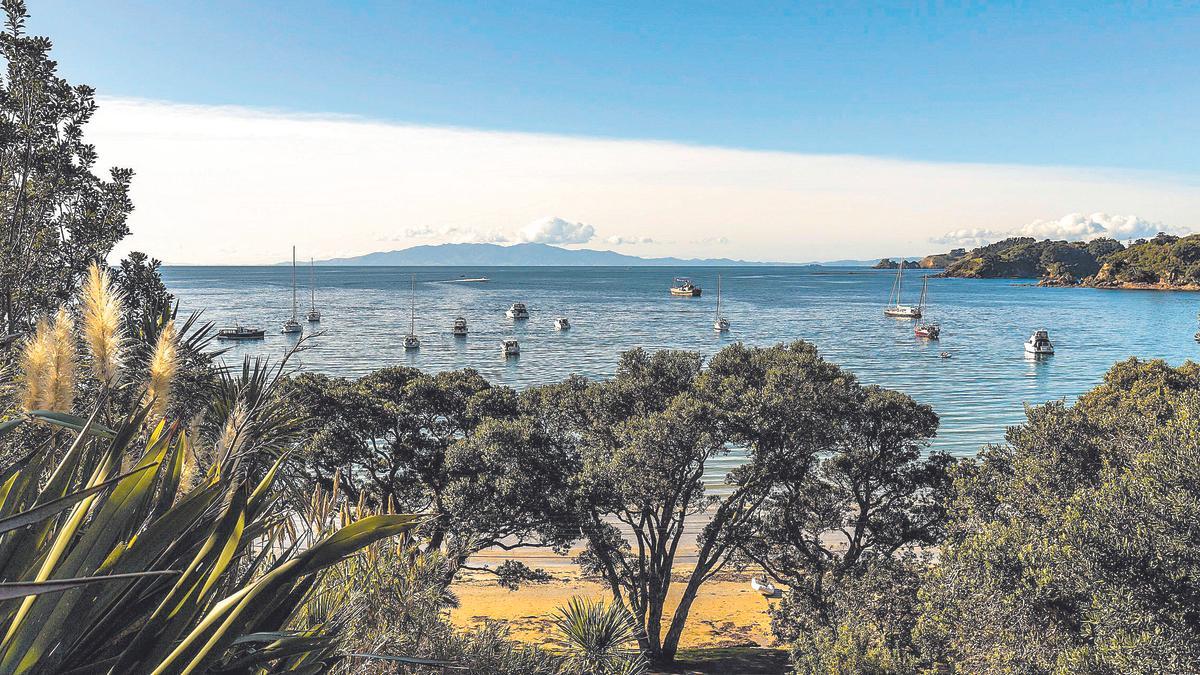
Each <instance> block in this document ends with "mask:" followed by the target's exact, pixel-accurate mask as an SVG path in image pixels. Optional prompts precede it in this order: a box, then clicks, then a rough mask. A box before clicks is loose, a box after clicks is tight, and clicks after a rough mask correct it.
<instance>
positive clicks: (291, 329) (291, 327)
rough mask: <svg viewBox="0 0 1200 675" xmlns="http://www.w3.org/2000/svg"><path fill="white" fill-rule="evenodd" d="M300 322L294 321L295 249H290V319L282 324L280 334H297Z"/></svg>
mask: <svg viewBox="0 0 1200 675" xmlns="http://www.w3.org/2000/svg"><path fill="white" fill-rule="evenodd" d="M301 330H302V329H301V328H300V322H299V321H297V320H296V247H295V246H293V247H292V318H290V319H288V320H287V321H284V322H283V330H282V331H280V332H282V333H289V334H292V333H299V332H300V331H301Z"/></svg>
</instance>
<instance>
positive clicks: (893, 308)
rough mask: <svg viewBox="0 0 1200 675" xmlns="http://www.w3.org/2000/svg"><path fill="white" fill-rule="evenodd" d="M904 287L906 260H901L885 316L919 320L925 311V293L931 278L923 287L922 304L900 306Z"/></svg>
mask: <svg viewBox="0 0 1200 675" xmlns="http://www.w3.org/2000/svg"><path fill="white" fill-rule="evenodd" d="M903 285H904V259H903V258H901V259H900V268H899V269H898V270H896V281H894V282H893V283H892V292H891V295H890V296H889V297H888V306H887V307H885V308H884V309H883V313H884V315H885V316H892V317H896V318H898V319H919V318H921V314H922V312H923V310H924V309H925V291H926V289H927V288H928V287H929V277H928V275H927V276H926V277H925V285H924V286H922V287H921V303H920V304H919V305H916V306H915V307H914V306H913V305H902V304H900V297H901V291H902V290H903Z"/></svg>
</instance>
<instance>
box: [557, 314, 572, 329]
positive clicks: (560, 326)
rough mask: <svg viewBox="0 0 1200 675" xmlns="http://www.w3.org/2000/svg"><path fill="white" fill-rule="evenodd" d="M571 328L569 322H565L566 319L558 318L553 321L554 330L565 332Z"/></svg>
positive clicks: (563, 317)
mask: <svg viewBox="0 0 1200 675" xmlns="http://www.w3.org/2000/svg"><path fill="white" fill-rule="evenodd" d="M570 327H571V322H570V321H567V317H565V316H560V317H558V318H557V319H555V320H554V330H567V329H569V328H570Z"/></svg>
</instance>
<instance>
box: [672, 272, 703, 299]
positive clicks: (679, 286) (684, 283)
mask: <svg viewBox="0 0 1200 675" xmlns="http://www.w3.org/2000/svg"><path fill="white" fill-rule="evenodd" d="M671 295H674V296H677V297H681V298H698V297H700V287H699V286H697V285H696V284H693V283H692V280H691V279H689V278H687V277H675V281H674V282H672V285H671Z"/></svg>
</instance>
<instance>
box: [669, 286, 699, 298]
mask: <svg viewBox="0 0 1200 675" xmlns="http://www.w3.org/2000/svg"><path fill="white" fill-rule="evenodd" d="M702 292H703V291H701V290H700V289H699V288H672V289H671V295H674V296H675V297H677V298H698V297H700V294H701V293H702Z"/></svg>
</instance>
